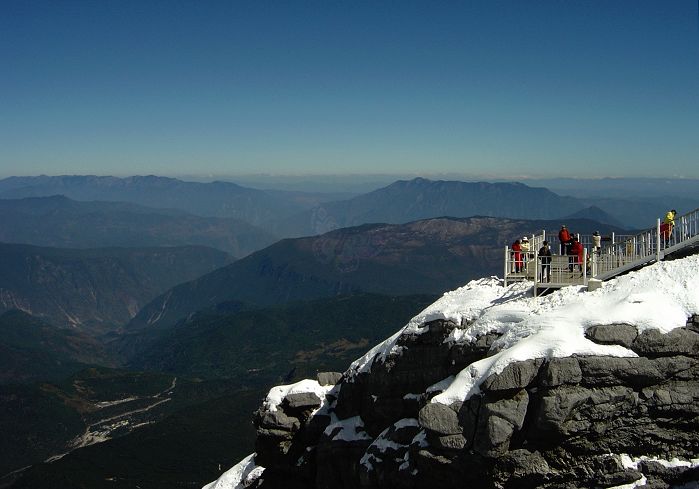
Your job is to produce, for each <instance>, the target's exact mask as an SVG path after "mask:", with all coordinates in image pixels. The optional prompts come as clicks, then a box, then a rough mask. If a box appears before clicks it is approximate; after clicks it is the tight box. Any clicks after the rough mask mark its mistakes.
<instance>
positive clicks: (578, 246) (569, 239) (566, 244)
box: [511, 209, 677, 282]
mask: <svg viewBox="0 0 699 489" xmlns="http://www.w3.org/2000/svg"><path fill="white" fill-rule="evenodd" d="M676 216H677V211H676V210H675V209H672V210H671V211H668V213H667V214H666V215H665V218H664V219H663V222H662V224H661V225H660V236H661V238H662V239H663V243H664V244H665V246H666V247H667V246H669V243H670V237H671V236H672V230H673V228H674V226H675V217H676ZM558 240H559V242H560V254H561V255H567V256H568V269H569V271H571V272H572V271H575V270H576V269H577V270H578V271H580V272H582V271H583V268H582V267H583V266H587V264H585V263H584V259H585V258H584V256H585V247H584V246H583V244H582V243H581V242H580V240H579V239H578V238H577V236H576V235H575V233H571V232H570V231H569V230H568V227H567V226H566V225H565V224H564V225H562V226H561V229H560V231H558ZM511 249H512V259H513V263H514V272H515V273H520V272H522V271H523V270H524V267H525V264H526V262H527V260H528V258H529V255H530V247H529V238H527V237H526V236H524V237H523V238H522V239H521V240H519V239H518V240H516V241H515V242H514V243H512V247H511ZM601 249H602V236H601V235H600V233H599V231H595V232H594V233H593V234H592V247H591V252H592V254H593V255H599V253H600V251H601ZM552 255H553V253H552V252H551V246H550V245H549V242H548V241H544V242H543V246H542V247H541V248H540V249H539V251H538V256H539V261H540V262H541V275H540V279H541V281H542V282H550V281H551V256H552Z"/></svg>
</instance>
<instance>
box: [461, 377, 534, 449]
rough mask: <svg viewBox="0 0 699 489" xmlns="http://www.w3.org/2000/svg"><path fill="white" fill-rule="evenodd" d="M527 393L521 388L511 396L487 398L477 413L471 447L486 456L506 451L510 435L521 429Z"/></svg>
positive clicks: (527, 398) (525, 409) (525, 412)
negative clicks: (476, 424) (477, 418)
mask: <svg viewBox="0 0 699 489" xmlns="http://www.w3.org/2000/svg"><path fill="white" fill-rule="evenodd" d="M528 404H529V395H528V394H527V391H526V390H524V389H522V390H520V391H519V392H517V393H516V394H515V395H514V396H513V397H512V398H505V399H499V400H494V401H489V400H487V396H486V401H485V402H483V403H482V405H481V410H480V413H479V421H478V427H477V430H476V435H475V441H474V445H473V448H474V450H476V451H477V452H478V453H480V454H481V455H484V456H488V457H497V456H499V455H503V454H505V453H506V452H507V450H508V449H509V446H510V440H511V438H512V435H513V434H514V433H515V432H516V431H518V430H521V429H522V427H523V425H524V418H525V416H526V414H527V406H528Z"/></svg>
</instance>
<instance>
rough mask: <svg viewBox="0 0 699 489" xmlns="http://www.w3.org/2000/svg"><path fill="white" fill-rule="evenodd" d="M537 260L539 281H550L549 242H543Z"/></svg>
mask: <svg viewBox="0 0 699 489" xmlns="http://www.w3.org/2000/svg"><path fill="white" fill-rule="evenodd" d="M539 260H541V281H542V282H550V281H551V248H550V247H549V242H548V241H544V246H542V247H541V248H539Z"/></svg>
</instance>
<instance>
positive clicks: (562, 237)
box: [558, 224, 570, 255]
mask: <svg viewBox="0 0 699 489" xmlns="http://www.w3.org/2000/svg"><path fill="white" fill-rule="evenodd" d="M558 240H559V241H560V242H561V255H567V254H568V244H569V243H570V233H569V232H568V228H567V227H566V226H565V224H564V225H563V226H561V230H560V231H558Z"/></svg>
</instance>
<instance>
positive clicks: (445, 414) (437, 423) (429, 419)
mask: <svg viewBox="0 0 699 489" xmlns="http://www.w3.org/2000/svg"><path fill="white" fill-rule="evenodd" d="M418 420H419V422H420V426H422V427H423V428H425V429H426V430H428V431H431V432H433V433H436V434H437V435H457V434H458V435H460V434H461V433H462V428H461V426H460V425H459V418H458V416H457V414H456V412H455V411H454V410H453V409H451V408H450V407H449V406H445V405H444V404H439V403H436V402H431V403H429V404H427V405H425V407H423V408H422V409H420V413H419V416H418Z"/></svg>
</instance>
